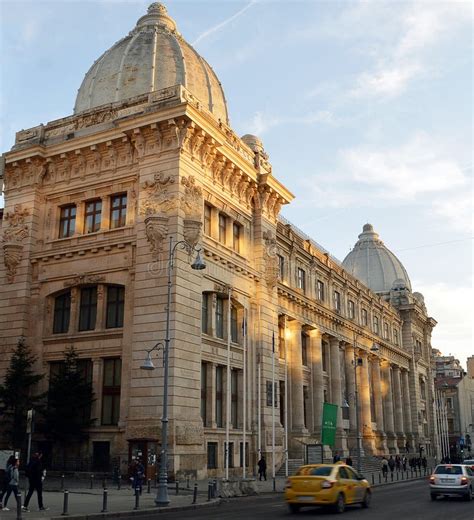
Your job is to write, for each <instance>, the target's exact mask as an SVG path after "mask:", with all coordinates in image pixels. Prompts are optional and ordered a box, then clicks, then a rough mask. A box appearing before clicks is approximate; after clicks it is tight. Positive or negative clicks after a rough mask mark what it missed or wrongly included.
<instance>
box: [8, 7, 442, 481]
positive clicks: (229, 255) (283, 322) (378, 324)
mask: <svg viewBox="0 0 474 520" xmlns="http://www.w3.org/2000/svg"><path fill="white" fill-rule="evenodd" d="M3 161H4V163H3V180H4V189H5V209H4V215H3V220H2V228H1V242H2V253H1V254H2V258H1V262H0V279H1V280H2V281H1V287H0V306H1V309H2V310H1V313H0V337H1V353H2V355H1V356H0V377H3V375H4V374H5V370H6V368H7V366H8V363H9V357H10V354H11V352H12V350H13V348H14V346H15V344H16V342H17V340H18V338H19V337H20V336H24V337H25V338H26V341H27V343H28V344H29V345H30V346H31V347H32V348H33V350H34V352H35V354H36V355H37V356H38V361H37V367H36V368H37V370H38V371H41V372H45V373H46V374H48V373H50V371H51V370H52V367H53V366H54V365H55V363H57V362H58V361H60V360H61V359H62V356H63V352H64V350H65V349H66V348H68V347H69V346H71V345H73V346H74V347H75V349H76V350H77V352H78V354H79V357H80V360H81V363H82V367H83V369H84V370H85V371H86V373H87V374H88V377H90V380H91V381H92V385H93V390H94V394H95V397H96V400H95V402H94V404H93V409H92V411H91V417H92V418H93V419H94V422H93V424H92V426H91V427H90V429H89V440H88V442H86V443H85V444H84V445H82V446H79V447H77V450H76V452H75V455H77V456H81V457H87V456H92V457H93V458H94V459H95V460H96V461H97V460H107V458H108V457H120V458H121V460H122V462H123V463H125V464H126V463H127V462H128V461H129V460H130V459H131V458H132V457H133V456H136V455H137V454H139V453H140V454H141V456H143V457H145V459H146V460H147V461H148V462H149V465H150V468H151V466H152V465H153V461H154V460H155V455H156V453H157V452H158V451H159V443H160V435H161V423H160V414H161V406H162V397H163V373H162V372H163V371H162V368H161V364H160V363H159V362H158V363H157V366H158V370H155V371H153V372H144V371H143V370H140V366H141V364H142V362H143V360H144V358H145V355H146V351H147V350H149V349H150V348H151V347H152V346H153V345H154V344H155V343H156V342H157V341H162V340H163V338H164V330H165V313H166V310H165V306H166V288H167V285H166V283H167V277H166V271H167V263H166V262H167V255H168V237H170V236H171V237H173V240H174V241H177V240H186V241H188V242H189V243H192V244H193V245H198V246H199V247H202V250H203V253H204V257H205V260H206V263H207V268H206V269H205V270H204V271H199V272H197V271H193V270H191V269H190V266H189V258H188V255H187V253H186V251H183V250H181V249H179V248H178V250H177V253H176V254H177V257H176V264H175V268H174V270H173V273H172V303H171V308H170V312H171V323H170V325H171V339H172V342H171V350H170V386H169V417H170V423H169V432H170V471H171V472H172V473H176V474H180V475H182V474H195V475H197V476H198V477H200V478H202V477H204V476H206V475H216V474H217V475H222V473H223V466H224V457H223V454H224V441H225V425H226V424H227V422H229V424H230V438H229V440H230V443H231V444H230V445H229V448H230V450H229V451H230V453H231V461H230V466H231V471H230V472H231V474H236V475H240V474H241V471H242V469H241V466H242V462H243V461H242V439H243V415H244V414H243V409H244V406H245V409H246V417H247V420H246V423H247V424H246V428H245V429H246V432H247V442H248V448H249V449H248V451H247V453H248V455H249V457H248V461H247V465H248V466H249V468H253V467H254V466H255V463H256V460H257V457H258V453H259V448H261V452H262V453H265V454H266V455H267V460H268V461H269V462H270V464H271V451H272V450H271V447H272V443H273V440H272V439H273V431H272V424H273V417H275V423H276V424H275V430H274V444H275V463H276V466H277V467H278V466H279V465H280V464H281V463H282V461H283V460H284V458H285V427H284V426H285V422H286V421H287V428H286V431H287V433H288V456H289V457H290V458H301V457H302V455H303V452H304V446H305V445H307V444H315V443H318V442H319V441H320V435H321V416H322V406H323V402H330V403H334V404H336V405H338V406H339V412H338V414H339V417H338V419H339V421H338V429H337V436H336V446H335V448H336V449H338V450H340V452H341V453H342V454H347V453H349V452H353V450H354V448H355V443H356V437H357V432H356V409H355V406H354V400H355V395H356V388H355V378H357V382H358V385H357V388H358V396H359V401H360V419H361V420H360V425H361V435H362V441H363V448H364V453H365V454H368V455H370V454H382V453H398V452H401V451H403V450H404V449H405V447H406V445H407V443H408V445H409V446H410V447H411V449H412V450H415V449H416V450H418V449H419V448H420V447H423V449H424V450H425V453H427V454H431V453H433V449H434V446H435V444H436V442H435V410H434V408H433V405H432V403H433V402H434V400H433V378H432V373H431V368H430V350H431V344H430V337H431V330H432V328H433V327H434V326H435V324H436V322H435V321H434V320H433V319H432V318H430V317H428V314H427V312H426V307H425V305H424V302H423V298H422V296H421V295H420V294H419V293H412V291H411V286H410V283H409V279H408V275H407V274H406V272H405V271H404V269H403V266H401V264H399V262H398V260H397V259H396V258H395V257H394V258H395V260H393V258H392V256H393V255H392V254H391V253H390V252H389V251H388V250H387V249H386V248H385V246H384V245H383V244H382V243H381V241H380V240H379V239H378V236H377V235H376V234H375V232H374V231H373V229H372V227H371V226H370V225H366V226H364V231H363V233H362V235H361V237H362V238H360V240H359V242H358V245H357V244H356V248H355V249H354V250H356V249H357V248H361V247H362V248H363V247H368V248H372V249H373V250H374V252H375V253H374V254H377V255H380V254H382V255H385V256H387V255H388V256H390V255H392V256H390V261H391V262H392V263H393V265H392V267H391V268H389V267H387V265H388V264H385V266H384V264H383V263H381V264H380V265H381V266H382V267H381V269H382V271H383V273H385V277H386V278H387V280H385V286H384V287H379V286H376V287H374V286H373V285H371V284H372V282H371V280H370V279H364V276H363V274H361V273H362V271H360V272H359V271H357V269H358V268H359V267H361V264H360V261H359V260H357V259H354V258H353V257H352V256H350V255H349V256H348V258H347V259H346V260H345V262H344V263H343V264H342V265H341V264H340V262H338V261H337V260H336V259H334V258H333V257H332V256H331V255H330V254H329V253H328V252H327V251H325V250H324V249H323V248H322V247H320V246H319V245H318V244H317V243H316V242H314V241H313V240H311V239H310V238H309V237H307V236H305V235H304V234H303V233H302V232H301V231H299V230H298V229H297V228H296V227H295V226H293V225H292V224H290V223H289V222H287V221H285V220H284V219H283V217H281V216H280V209H281V207H282V206H283V205H285V204H289V203H291V201H292V199H293V196H292V194H291V193H290V191H289V190H288V189H287V188H286V187H285V186H283V185H282V184H281V183H280V182H279V181H278V180H277V178H276V176H275V175H274V174H273V172H272V166H271V164H270V162H269V158H268V155H267V154H266V152H265V150H264V148H263V145H262V143H261V142H260V140H259V139H258V138H256V137H254V136H251V135H245V136H243V137H242V138H239V137H238V136H237V135H236V134H235V133H234V132H233V131H232V129H231V127H230V126H229V125H228V120H227V107H226V103H225V97H224V94H223V91H222V88H221V86H220V83H219V81H218V79H217V77H216V76H215V74H214V72H213V71H212V69H211V68H210V66H209V65H208V64H207V63H206V62H205V61H204V60H203V59H202V58H201V57H200V56H199V55H198V54H197V53H196V52H195V51H194V49H192V47H191V46H189V45H188V44H187V43H186V42H185V41H184V40H183V38H182V36H181V35H180V34H179V33H178V32H177V30H176V24H175V22H174V21H173V20H172V19H171V18H170V17H169V15H168V14H167V12H166V10H165V8H164V7H163V6H162V5H160V4H152V5H151V6H150V8H149V9H148V13H147V14H146V15H145V16H143V17H142V18H140V20H139V21H138V23H137V26H136V28H135V29H134V30H133V31H132V32H131V33H130V34H129V35H128V36H127V37H126V38H124V39H123V40H121V41H120V42H118V43H117V44H115V46H113V47H112V49H110V50H109V51H107V52H106V53H105V54H104V55H103V56H102V57H101V58H100V59H99V60H98V61H97V62H95V63H94V65H93V66H92V68H91V70H90V71H89V73H88V74H87V75H86V77H85V79H84V82H83V85H82V86H81V89H80V90H79V94H78V98H77V102H76V109H75V113H74V114H73V115H71V116H68V117H65V118H63V119H59V120H56V121H52V122H49V123H47V124H45V125H39V126H37V127H34V128H30V129H28V130H22V131H20V132H18V133H17V135H16V142H15V145H14V146H13V148H12V150H10V151H9V152H6V153H5V154H4V156H3ZM364 244H365V245H364ZM389 253H390V254H389ZM358 266H359V267H358ZM362 268H364V266H362ZM365 268H367V266H365ZM390 269H392V270H393V272H392V271H390ZM356 271H357V273H356V276H357V277H356V276H354V273H355V272H356ZM369 272H372V273H373V270H372V269H371V268H369ZM383 273H382V274H383ZM379 275H380V273H379ZM392 275H393V276H392ZM389 278H391V279H389ZM373 280H375V277H373V278H372V281H373ZM394 282H395V283H394ZM387 284H388V285H387ZM244 319H245V321H246V323H247V327H246V329H247V335H246V336H245V337H244V335H243V328H242V327H241V324H242V322H243V321H244ZM229 335H230V341H228V339H229ZM229 343H230V364H231V370H230V381H228V380H227V377H228V376H227V369H226V367H227V348H228V344H229ZM374 345H375V346H376V348H374ZM244 348H246V359H247V363H246V370H247V377H246V381H244V377H243V368H244V366H243V362H244ZM273 352H274V354H273ZM273 356H274V358H273V360H272V357H273ZM272 364H274V367H275V368H274V370H273V373H274V374H275V375H274V377H272ZM272 379H273V380H274V381H275V383H276V385H275V387H273V388H275V394H274V399H272ZM244 385H246V389H247V395H248V399H247V401H246V402H245V403H244V402H243V397H242V396H243V387H244ZM43 386H44V387H43V388H41V389H40V390H46V387H47V379H45V380H44V382H43ZM285 386H286V388H285ZM229 393H230V396H229V402H230V406H229V407H227V406H226V403H227V402H228V401H227V399H228V394H229ZM285 396H286V399H285ZM272 401H273V405H274V410H273V408H272ZM346 403H347V405H348V407H347V408H346V407H345V406H343V405H346ZM346 412H347V413H346ZM229 414H230V415H229ZM285 418H287V419H285ZM40 441H41V439H40V438H37V439H36V442H40ZM71 450H73V448H72V447H71Z"/></svg>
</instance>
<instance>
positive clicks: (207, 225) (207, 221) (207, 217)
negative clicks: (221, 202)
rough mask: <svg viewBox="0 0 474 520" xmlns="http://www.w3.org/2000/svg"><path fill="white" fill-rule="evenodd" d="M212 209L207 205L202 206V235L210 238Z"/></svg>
mask: <svg viewBox="0 0 474 520" xmlns="http://www.w3.org/2000/svg"><path fill="white" fill-rule="evenodd" d="M211 219H212V207H211V206H210V205H209V204H204V234H205V235H207V236H208V237H210V236H211V233H212V228H211V222H212V220H211Z"/></svg>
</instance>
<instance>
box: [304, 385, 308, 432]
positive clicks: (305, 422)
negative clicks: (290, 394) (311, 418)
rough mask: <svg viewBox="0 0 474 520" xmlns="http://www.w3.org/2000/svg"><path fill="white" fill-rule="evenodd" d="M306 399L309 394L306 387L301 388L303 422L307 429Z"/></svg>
mask: <svg viewBox="0 0 474 520" xmlns="http://www.w3.org/2000/svg"><path fill="white" fill-rule="evenodd" d="M308 399H309V392H308V387H307V386H303V421H304V427H305V428H307V427H308Z"/></svg>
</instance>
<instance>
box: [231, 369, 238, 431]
mask: <svg viewBox="0 0 474 520" xmlns="http://www.w3.org/2000/svg"><path fill="white" fill-rule="evenodd" d="M230 388H231V390H230V422H231V424H232V428H237V427H238V414H239V371H238V370H232V371H231V373H230Z"/></svg>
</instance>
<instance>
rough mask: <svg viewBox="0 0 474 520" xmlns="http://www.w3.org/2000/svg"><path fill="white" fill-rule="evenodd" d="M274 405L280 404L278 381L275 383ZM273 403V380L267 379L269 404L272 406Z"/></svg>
mask: <svg viewBox="0 0 474 520" xmlns="http://www.w3.org/2000/svg"><path fill="white" fill-rule="evenodd" d="M273 392H274V394H273V406H275V408H276V407H277V404H278V401H277V398H278V383H275V385H274V388H273ZM271 405H272V382H271V381H267V406H271Z"/></svg>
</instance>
